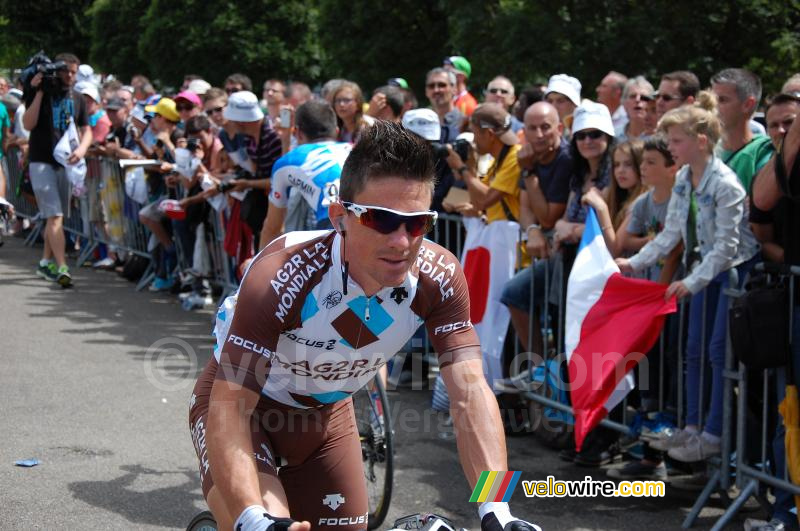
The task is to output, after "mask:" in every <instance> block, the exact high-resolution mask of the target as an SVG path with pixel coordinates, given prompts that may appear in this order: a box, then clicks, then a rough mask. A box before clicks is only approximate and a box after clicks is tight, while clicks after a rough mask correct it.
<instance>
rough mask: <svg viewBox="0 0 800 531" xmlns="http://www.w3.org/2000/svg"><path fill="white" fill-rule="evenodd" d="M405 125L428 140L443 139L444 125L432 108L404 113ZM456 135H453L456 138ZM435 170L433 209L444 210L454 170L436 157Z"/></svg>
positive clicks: (437, 140) (436, 140)
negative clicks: (443, 202)
mask: <svg viewBox="0 0 800 531" xmlns="http://www.w3.org/2000/svg"><path fill="white" fill-rule="evenodd" d="M403 127H405V128H406V129H408V130H409V131H411V132H412V133H414V134H416V135H417V136H421V137H422V138H424V139H425V140H427V141H428V142H437V143H438V142H439V141H440V140H441V139H442V135H443V134H444V132H443V127H442V125H441V124H440V123H439V116H438V115H437V114H436V113H435V112H434V111H433V110H432V109H411V110H409V111H406V113H405V114H403ZM455 138H456V137H453V140H455ZM434 170H435V171H436V184H435V185H434V189H433V202H432V203H431V209H432V210H436V211H437V212H442V211H443V210H444V209H443V207H442V201H443V200H444V198H445V196H446V195H447V192H448V191H449V190H450V187H451V186H453V181H454V178H453V171H452V170H451V169H450V166H449V165H448V164H447V161H446V160H444V159H442V158H441V157H436V160H435V166H434Z"/></svg>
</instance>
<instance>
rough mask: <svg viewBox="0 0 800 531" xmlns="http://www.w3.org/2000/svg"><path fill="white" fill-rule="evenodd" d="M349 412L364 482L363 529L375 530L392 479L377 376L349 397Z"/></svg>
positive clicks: (384, 403) (386, 416) (388, 423)
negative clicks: (366, 512) (366, 506)
mask: <svg viewBox="0 0 800 531" xmlns="http://www.w3.org/2000/svg"><path fill="white" fill-rule="evenodd" d="M353 409H354V410H355V414H356V426H357V427H358V437H359V439H360V440H361V455H362V459H363V461H364V476H365V478H366V481H367V497H368V498H369V520H368V524H367V528H368V529H377V527H378V526H379V525H381V524H382V523H383V521H384V519H386V514H387V513H388V512H389V503H390V502H391V499H392V486H393V478H394V431H393V430H392V417H391V414H390V410H389V400H388V398H387V397H386V389H385V388H384V385H383V381H382V380H381V377H380V375H378V376H376V377H375V378H373V379H372V381H370V382H369V383H368V384H367V385H366V386H364V387H363V388H361V389H359V390H358V391H357V392H355V393H354V394H353Z"/></svg>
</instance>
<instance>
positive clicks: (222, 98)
mask: <svg viewBox="0 0 800 531" xmlns="http://www.w3.org/2000/svg"><path fill="white" fill-rule="evenodd" d="M226 105H228V94H226V93H225V91H224V90H222V89H221V88H216V87H212V88H210V89H208V92H206V99H205V101H204V102H203V112H205V114H206V116H208V119H209V120H211V123H212V125H213V127H214V128H215V130H216V131H217V133H219V131H220V130H221V129H222V128H223V127H224V126H225V116H224V115H223V111H224V110H225V106H226Z"/></svg>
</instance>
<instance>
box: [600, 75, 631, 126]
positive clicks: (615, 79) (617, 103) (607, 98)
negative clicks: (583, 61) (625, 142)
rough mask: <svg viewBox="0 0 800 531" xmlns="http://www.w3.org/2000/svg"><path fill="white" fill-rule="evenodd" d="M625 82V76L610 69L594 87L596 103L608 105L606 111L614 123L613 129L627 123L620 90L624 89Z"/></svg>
mask: <svg viewBox="0 0 800 531" xmlns="http://www.w3.org/2000/svg"><path fill="white" fill-rule="evenodd" d="M627 82H628V78H627V76H625V75H624V74H620V73H619V72H615V71H613V70H612V71H611V72H609V73H608V74H606V77H604V78H603V80H602V81H600V84H599V85H597V88H596V89H595V90H596V91H597V101H598V103H602V104H603V105H605V106H606V107H608V112H610V113H611V122H612V123H613V124H614V130H615V131H621V130H622V128H623V127H625V124H626V123H628V115H627V113H626V112H625V107H624V106H623V105H622V91H623V90H625V83H627Z"/></svg>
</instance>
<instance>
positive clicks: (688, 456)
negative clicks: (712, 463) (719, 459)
mask: <svg viewBox="0 0 800 531" xmlns="http://www.w3.org/2000/svg"><path fill="white" fill-rule="evenodd" d="M719 454H720V445H719V443H712V442H708V441H707V440H706V439H705V438H704V437H702V436H701V435H700V434H696V433H693V434H692V435H691V436H690V437H689V440H688V441H686V442H685V443H684V444H683V445H681V446H673V447H672V448H670V449H669V451H668V452H667V455H669V456H670V457H671V458H673V459H675V460H676V461H682V462H684V463H696V462H698V461H705V460H706V459H708V458H709V457H713V456H715V455H719Z"/></svg>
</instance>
